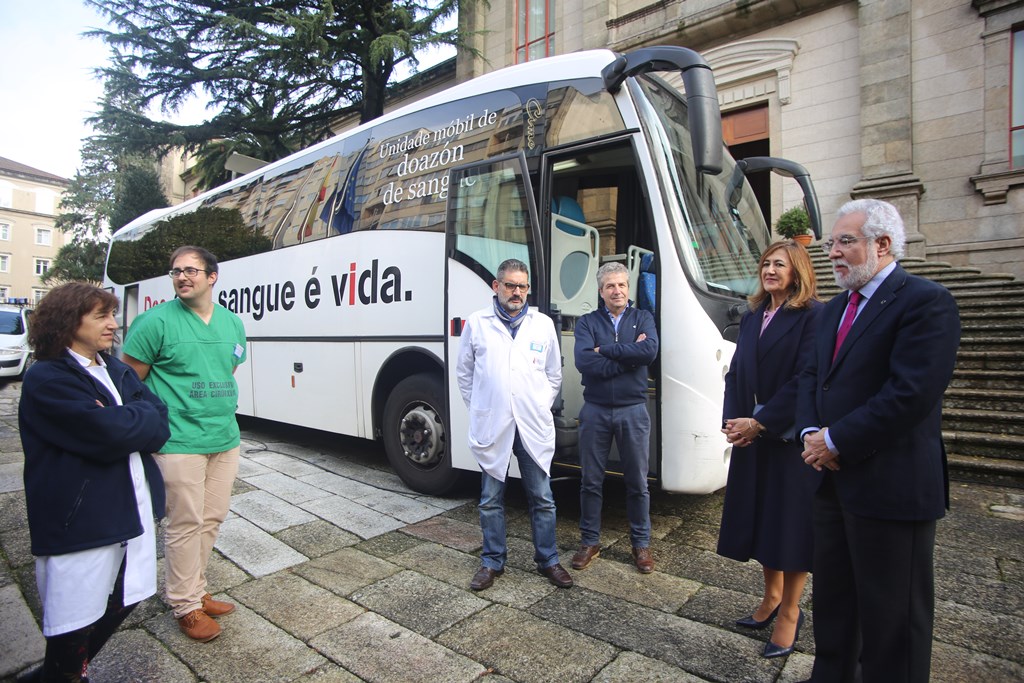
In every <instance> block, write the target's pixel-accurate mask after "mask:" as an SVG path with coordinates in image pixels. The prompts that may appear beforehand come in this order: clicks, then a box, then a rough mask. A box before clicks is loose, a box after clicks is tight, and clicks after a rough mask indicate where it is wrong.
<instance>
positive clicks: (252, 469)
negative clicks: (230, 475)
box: [235, 455, 274, 482]
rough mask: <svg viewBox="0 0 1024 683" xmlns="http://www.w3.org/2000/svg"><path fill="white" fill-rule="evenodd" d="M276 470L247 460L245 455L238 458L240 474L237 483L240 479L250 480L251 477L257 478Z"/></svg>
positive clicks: (249, 459)
mask: <svg viewBox="0 0 1024 683" xmlns="http://www.w3.org/2000/svg"><path fill="white" fill-rule="evenodd" d="M273 471H274V470H272V469H271V468H269V467H267V466H265V465H261V464H259V463H258V462H256V461H255V460H252V459H251V458H247V457H245V456H244V455H243V456H242V457H240V458H238V474H237V475H235V476H236V477H237V479H235V481H236V482H237V481H238V480H239V479H242V480H244V479H248V478H249V477H256V476H259V475H261V474H271V473H272V472H273Z"/></svg>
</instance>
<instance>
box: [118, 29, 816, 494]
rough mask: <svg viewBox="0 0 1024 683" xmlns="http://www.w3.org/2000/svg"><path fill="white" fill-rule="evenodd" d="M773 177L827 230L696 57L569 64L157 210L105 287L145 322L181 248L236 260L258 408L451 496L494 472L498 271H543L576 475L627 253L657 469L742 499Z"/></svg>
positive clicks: (534, 68) (416, 485)
mask: <svg viewBox="0 0 1024 683" xmlns="http://www.w3.org/2000/svg"><path fill="white" fill-rule="evenodd" d="M684 90H685V94H681V93H682V92H683V91H684ZM766 168H772V169H774V170H777V171H780V172H783V173H785V174H787V175H796V176H798V180H799V181H800V182H801V185H802V186H803V187H804V188H805V199H806V200H808V201H806V202H805V203H806V204H807V206H808V207H809V208H810V209H811V212H812V217H814V219H815V222H816V221H817V219H816V216H817V213H816V211H817V204H816V202H815V201H813V191H812V190H810V183H809V180H808V178H807V177H806V173H805V172H803V171H802V169H801V168H800V167H798V166H796V165H795V164H790V163H788V162H784V161H782V160H776V159H771V158H767V157H761V158H757V159H751V160H747V162H746V163H743V162H741V163H736V162H734V161H733V160H732V159H731V158H730V157H729V155H728V153H727V152H725V150H724V146H723V144H722V133H721V118H720V113H719V109H718V101H717V96H716V93H715V87H714V81H713V77H712V74H711V71H710V69H709V68H708V67H707V65H706V63H705V62H704V61H703V59H702V58H701V57H700V56H699V55H697V53H695V52H693V51H691V50H688V49H685V48H679V47H659V48H645V49H640V50H636V51H634V52H631V53H627V54H624V55H619V54H616V53H613V52H610V51H607V50H597V51H590V52H581V53H576V54H571V55H565V56H559V57H552V58H549V59H544V60H540V61H536V62H530V63H527V64H522V65H519V66H514V67H510V68H507V69H503V70H501V71H496V72H494V73H491V74H488V75H485V76H482V77H480V78H476V79H474V80H472V81H469V82H466V83H463V84H461V85H457V86H455V87H453V88H451V89H449V90H446V91H444V92H441V93H439V94H436V95H433V96H431V97H428V98H426V99H424V100H421V101H419V102H416V103H414V104H412V105H410V106H407V107H405V108H403V109H400V110H398V111H395V112H393V113H390V114H387V115H385V116H382V117H381V118H379V119H376V120H374V121H372V122H369V123H367V124H364V125H361V126H360V127H358V128H355V129H353V130H351V131H349V132H346V133H343V134H341V135H339V136H337V137H335V138H332V139H330V140H327V141H325V142H323V143H321V144H319V145H316V146H315V147H312V148H310V149H308V150H305V151H303V152H300V153H297V154H295V155H293V156H291V157H288V158H286V159H283V160H281V161H278V162H275V163H273V164H271V165H268V166H265V167H263V168H261V169H259V170H257V171H255V172H253V173H250V174H249V175H247V176H244V177H241V178H239V179H237V180H234V181H232V182H230V183H228V184H226V185H223V186H221V187H218V188H216V189H215V190H212V191H210V192H207V193H206V194H203V195H200V196H198V197H195V198H194V199H191V200H189V201H187V202H185V203H183V204H181V205H178V206H175V207H172V208H169V209H165V210H160V211H155V212H151V213H149V214H147V215H145V216H142V217H140V218H139V219H137V220H135V221H134V222H132V223H131V224H129V225H127V226H125V227H124V228H122V229H121V230H119V231H118V232H117V233H116V234H115V235H114V237H113V239H112V241H111V247H110V252H109V254H108V259H107V267H106V283H105V284H106V286H107V287H109V288H111V291H113V292H114V293H115V294H117V295H118V297H119V298H120V299H121V301H122V302H123V304H122V305H123V311H122V324H123V326H124V330H125V331H127V329H128V328H129V327H130V325H131V322H132V320H133V318H134V317H135V316H136V315H137V314H138V313H139V312H141V311H144V310H146V309H148V308H150V307H152V306H154V305H156V304H158V303H160V302H162V301H164V300H166V299H168V298H169V297H172V296H173V288H172V285H171V282H170V280H169V279H168V277H167V275H166V273H167V269H168V264H167V258H168V256H169V254H170V252H171V251H172V250H173V249H174V248H175V247H177V246H180V245H182V244H195V245H201V246H204V247H206V248H208V249H209V250H210V251H212V252H213V253H214V254H216V255H217V256H218V258H219V259H220V261H221V269H220V279H219V280H218V283H217V288H216V289H215V298H216V300H217V301H218V302H219V303H220V304H222V305H224V306H226V307H227V308H229V309H230V310H232V311H234V312H235V313H237V314H238V315H239V316H241V318H242V320H243V321H244V323H245V328H246V334H247V337H248V362H247V363H246V364H244V365H243V366H241V367H240V368H239V371H238V374H237V375H236V377H237V380H238V385H239V402H238V413H239V414H242V415H250V416H255V417H259V418H265V419H270V420H276V421H280V422H286V423H291V424H295V425H301V426H305V427H312V428H316V429H321V430H327V431H330V432H335V433H338V434H345V435H351V436H357V437H363V438H367V439H380V440H382V441H383V444H384V447H385V451H386V453H387V457H388V459H389V461H390V463H391V465H392V466H393V467H394V469H395V470H396V471H397V473H398V474H399V475H400V476H401V478H402V479H403V480H404V481H405V483H406V484H407V485H408V486H409V487H411V488H412V489H415V490H417V491H420V492H424V493H430V494H443V493H444V492H446V491H448V490H449V489H450V488H451V487H452V486H453V484H454V483H455V482H456V480H457V477H458V474H459V471H460V470H475V469H477V467H476V463H475V461H474V460H473V457H472V455H471V454H470V452H469V448H468V444H467V436H466V435H467V424H468V418H467V412H466V408H465V405H464V404H463V401H462V398H461V396H460V394H459V390H458V387H457V382H456V379H455V362H454V359H455V357H456V354H457V350H458V343H459V335H460V333H461V329H462V321H463V320H465V318H466V317H467V316H468V315H469V314H470V313H471V312H472V311H474V310H476V309H479V308H482V307H484V306H488V305H490V301H491V296H492V291H491V282H492V281H493V280H494V278H495V271H496V269H497V266H498V264H499V263H500V262H501V261H503V260H504V259H506V258H509V257H517V258H520V259H521V260H523V261H525V262H526V263H527V264H529V267H530V275H531V282H532V285H533V287H532V289H531V292H530V305H531V306H536V307H538V308H539V309H540V310H542V311H544V312H546V313H548V314H549V315H551V316H552V318H553V319H554V320H555V321H556V327H558V328H559V329H560V330H561V336H562V345H563V347H562V353H563V358H564V363H563V365H564V368H563V372H564V376H563V385H562V396H561V399H560V400H559V401H558V402H557V403H556V405H555V406H554V409H553V410H554V413H555V420H556V425H557V427H558V436H557V444H558V448H557V454H556V463H557V464H558V466H559V467H560V468H568V469H572V468H574V467H577V465H576V463H577V454H576V425H577V419H576V418H577V416H578V415H579V411H580V408H581V406H582V400H583V399H582V387H581V384H580V377H579V374H578V373H577V372H576V370H575V368H574V365H573V328H574V325H575V321H576V319H577V318H578V317H579V316H580V315H583V314H585V313H587V312H589V311H592V310H594V309H595V308H597V306H598V296H597V283H596V281H595V273H596V272H597V269H598V267H599V266H600V264H601V263H602V262H605V261H609V260H618V261H621V262H623V263H624V264H625V265H626V266H627V268H628V269H629V272H630V278H631V292H632V297H633V299H634V300H635V301H636V302H637V305H640V306H643V307H647V308H649V309H650V310H652V311H654V314H655V319H656V321H657V325H658V330H659V334H660V337H661V352H660V356H659V358H658V360H657V361H656V362H655V364H654V365H652V366H651V373H650V374H651V376H650V388H649V408H650V411H651V416H652V421H653V423H654V429H653V430H652V437H651V440H652V446H653V448H652V451H651V452H652V458H651V477H652V479H654V480H656V483H657V484H659V485H660V486H661V487H662V488H664V489H666V490H669V491H680V492H689V493H707V492H711V491H714V490H716V489H718V488H720V487H722V486H723V485H724V484H725V478H726V471H727V467H728V460H729V456H730V448H729V445H728V444H727V442H726V441H725V439H724V437H723V435H722V434H721V433H720V432H719V427H720V424H721V411H722V392H723V388H724V381H723V377H724V374H725V372H726V369H727V368H728V365H729V361H730V358H731V356H732V351H733V348H734V339H735V335H736V333H737V330H738V322H739V314H740V313H741V312H742V309H743V306H744V305H745V302H744V297H746V296H747V295H748V294H750V293H751V292H752V291H753V289H754V288H755V287H756V284H757V277H758V265H757V263H756V260H757V257H758V255H759V252H760V251H761V249H763V247H764V246H765V245H766V243H767V242H766V240H767V239H768V231H767V230H766V228H765V224H764V220H763V218H762V216H761V214H760V210H759V208H758V205H757V202H756V200H755V198H754V196H753V193H752V192H751V190H750V188H749V185H748V184H747V182H746V180H745V179H744V177H743V174H744V170H745V169H746V170H763V169H766ZM617 467H618V462H617V461H616V460H615V459H614V457H613V460H612V462H611V463H610V465H609V469H610V470H612V471H614V470H615V469H616V468H617ZM512 474H513V475H517V474H518V473H517V471H516V470H515V463H514V462H513V472H512Z"/></svg>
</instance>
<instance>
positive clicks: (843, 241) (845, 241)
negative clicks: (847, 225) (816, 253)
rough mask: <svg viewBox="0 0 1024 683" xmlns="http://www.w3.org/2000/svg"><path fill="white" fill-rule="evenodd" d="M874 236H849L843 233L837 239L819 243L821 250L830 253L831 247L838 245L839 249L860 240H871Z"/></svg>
mask: <svg viewBox="0 0 1024 683" xmlns="http://www.w3.org/2000/svg"><path fill="white" fill-rule="evenodd" d="M873 239H875V238H874V237H850V236H849V235H843V236H842V237H840V238H839V239H837V240H825V241H824V242H822V243H821V250H822V251H823V252H825V253H826V254H828V253H831V251H832V247H834V246H836V245H837V244H838V245H839V248H840V249H846V248H847V247H849V246H850V245H851V244H853V243H854V242H860V241H861V240H873Z"/></svg>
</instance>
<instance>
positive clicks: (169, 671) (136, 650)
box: [89, 629, 198, 683]
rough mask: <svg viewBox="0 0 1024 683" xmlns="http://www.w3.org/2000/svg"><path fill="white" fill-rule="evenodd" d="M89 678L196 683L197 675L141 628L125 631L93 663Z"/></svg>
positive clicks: (110, 682) (104, 682) (98, 681)
mask: <svg viewBox="0 0 1024 683" xmlns="http://www.w3.org/2000/svg"><path fill="white" fill-rule="evenodd" d="M89 679H90V680H91V681H95V682H96V683H113V682H114V681H121V682H125V683H127V682H128V681H131V682H132V683H134V682H136V681H138V682H140V683H141V682H143V681H145V682H147V683H149V682H152V683H157V682H161V683H171V682H172V681H173V683H194V682H195V681H196V680H198V679H196V676H195V674H193V673H192V672H191V671H189V668H188V667H187V666H185V664H184V663H183V662H182V661H181V660H180V659H178V658H177V657H175V656H174V655H172V654H171V653H170V652H169V651H168V650H167V648H166V647H164V646H163V644H162V643H161V642H160V641H159V640H157V639H156V638H154V637H153V636H152V635H150V634H149V633H148V632H146V631H144V630H141V629H133V630H130V631H125V630H121V631H118V632H117V633H115V634H114V635H113V636H112V637H111V638H110V640H108V641H107V644H106V645H104V646H103V649H102V650H100V653H99V654H98V655H97V656H96V659H94V660H92V661H91V662H89Z"/></svg>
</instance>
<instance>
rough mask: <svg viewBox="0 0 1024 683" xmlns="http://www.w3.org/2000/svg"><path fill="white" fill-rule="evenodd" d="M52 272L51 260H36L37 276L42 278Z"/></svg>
mask: <svg viewBox="0 0 1024 683" xmlns="http://www.w3.org/2000/svg"><path fill="white" fill-rule="evenodd" d="M48 270H50V259H45V258H37V259H36V275H39V276H40V277H42V276H43V275H46V272H47V271H48Z"/></svg>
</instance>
